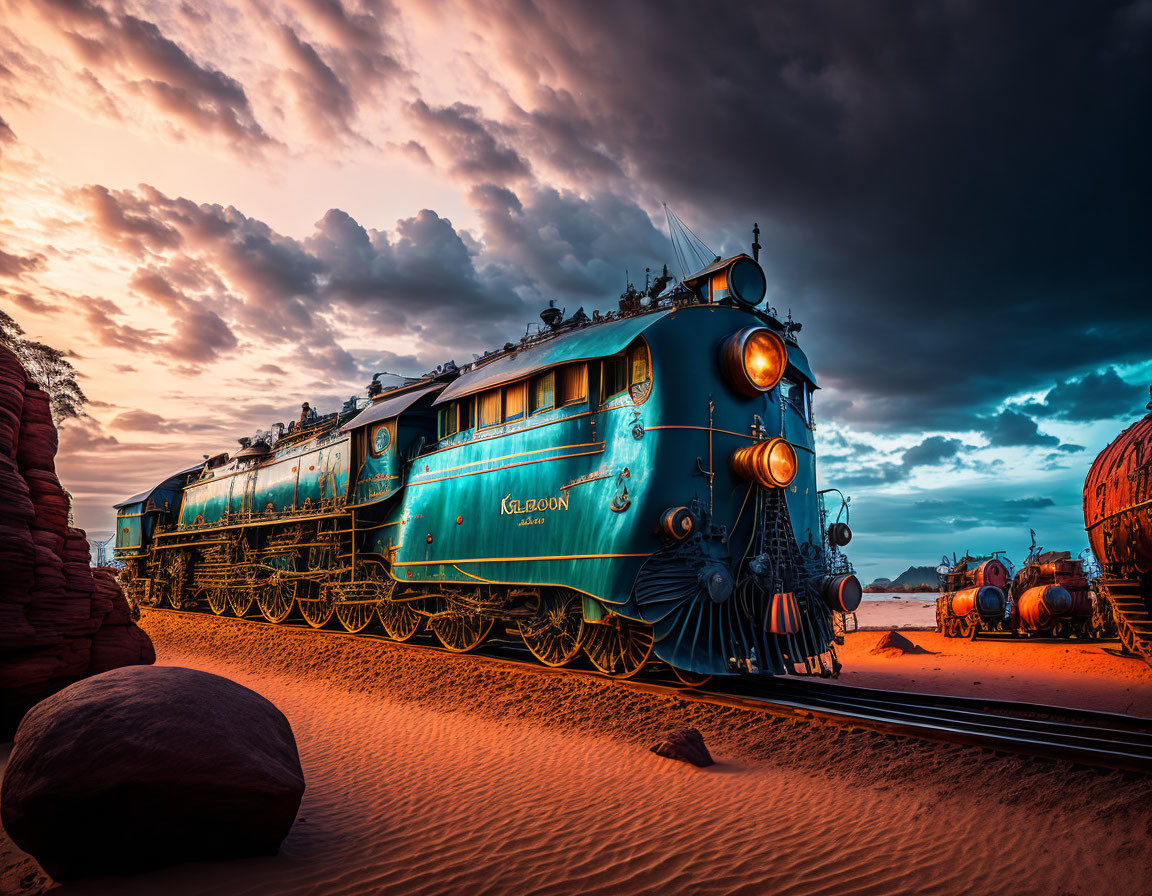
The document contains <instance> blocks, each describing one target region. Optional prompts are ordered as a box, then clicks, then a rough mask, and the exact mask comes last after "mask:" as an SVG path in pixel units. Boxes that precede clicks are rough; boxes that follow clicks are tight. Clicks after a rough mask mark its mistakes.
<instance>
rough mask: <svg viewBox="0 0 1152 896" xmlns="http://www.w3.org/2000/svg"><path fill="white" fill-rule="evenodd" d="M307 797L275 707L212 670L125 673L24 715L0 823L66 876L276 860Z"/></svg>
mask: <svg viewBox="0 0 1152 896" xmlns="http://www.w3.org/2000/svg"><path fill="white" fill-rule="evenodd" d="M303 794H304V773H303V771H302V769H301V767H300V757H299V754H298V753H297V750H296V740H295V738H294V737H293V735H292V728H291V726H290V725H289V724H288V720H287V719H286V718H285V717H284V715H283V713H281V712H280V710H278V709H277V708H276V707H275V706H274V705H273V704H272V703H271V702H269V701H268V700H266V699H265V698H264V697H262V696H260V695H259V694H257V693H256V692H254V691H251V690H249V689H248V688H245V687H243V686H241V685H239V684H236V683H235V682H234V681H230V680H229V679H227V678H222V677H220V676H218V675H211V674H209V673H207V672H198V671H195V670H192V669H182V668H177V667H165V666H161V667H155V666H129V667H125V668H121V669H116V670H114V671H112V672H106V673H104V674H102V675H97V676H94V677H92V678H87V679H85V680H83V681H81V682H78V683H76V684H74V685H71V686H70V687H68V688H65V689H64V690H63V691H60V692H59V693H57V694H55V695H54V696H52V697H49V698H48V699H47V700H44V701H43V702H41V703H39V704H37V705H36V706H35V707H33V708H32V709H31V710H30V711H29V712H28V714H27V715H26V716H25V717H24V720H23V722H21V724H20V728H19V730H18V731H17V732H16V741H15V744H14V745H13V748H12V754H11V757H10V758H9V761H8V767H7V769H6V770H5V773H4V781H3V786H2V789H0V816H2V819H3V823H4V827H5V829H6V830H7V831H8V834H9V836H10V837H11V838H12V840H13V841H14V842H15V843H16V844H17V845H18V846H19V847H20V848H21V849H23V850H24V851H25V852H27V853H29V854H31V855H32V856H33V857H35V859H36V860H37V861H38V862H39V863H40V865H41V866H42V867H43V868H44V870H45V871H47V872H48V873H49V874H50V875H52V877H54V878H57V879H66V878H71V877H78V876H81V875H86V874H93V873H124V872H134V871H139V870H142V869H145V868H154V867H158V866H161V865H166V864H173V863H177V862H187V861H200V860H204V859H218V858H231V857H237V856H248V855H266V854H272V853H275V852H276V851H277V850H278V849H279V847H280V843H281V841H282V840H283V839H284V837H285V836H286V835H287V834H288V831H289V829H290V828H291V827H292V822H293V821H294V820H295V818H296V812H297V810H298V809H299V808H300V799H301V797H302V796H303ZM125 838H127V841H126V840H125ZM125 842H129V843H130V848H125Z"/></svg>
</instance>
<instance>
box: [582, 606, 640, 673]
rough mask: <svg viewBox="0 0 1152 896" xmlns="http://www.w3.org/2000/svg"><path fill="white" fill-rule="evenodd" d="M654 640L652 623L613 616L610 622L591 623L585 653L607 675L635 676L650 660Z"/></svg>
mask: <svg viewBox="0 0 1152 896" xmlns="http://www.w3.org/2000/svg"><path fill="white" fill-rule="evenodd" d="M653 642H654V638H653V636H652V628H651V627H650V626H647V625H644V624H642V623H637V622H631V621H629V620H627V619H623V618H621V617H620V616H613V617H612V618H611V619H610V620H609V621H608V622H597V623H595V624H593V625H589V626H588V631H587V633H586V634H585V635H584V652H585V653H586V654H588V659H590V660H591V661H592V665H593V666H595V667H596V668H597V669H599V670H600V671H601V672H603V673H604V674H605V675H611V676H613V677H614V678H631V677H632V676H634V675H636V673H638V672H639V671H640V670H641V669H643V668H644V664H645V663H647V662H648V657H650V656H651V655H652V644H653Z"/></svg>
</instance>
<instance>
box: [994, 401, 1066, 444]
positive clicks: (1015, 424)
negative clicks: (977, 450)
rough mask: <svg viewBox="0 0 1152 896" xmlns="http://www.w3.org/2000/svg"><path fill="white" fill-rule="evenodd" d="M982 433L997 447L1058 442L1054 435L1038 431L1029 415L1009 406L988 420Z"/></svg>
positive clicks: (1038, 428)
mask: <svg viewBox="0 0 1152 896" xmlns="http://www.w3.org/2000/svg"><path fill="white" fill-rule="evenodd" d="M984 434H985V435H986V436H988V441H989V443H990V444H992V445H994V446H997V447H1003V446H1006V445H1018V446H1032V445H1049V446H1055V445H1059V444H1060V440H1059V439H1058V438H1056V436H1050V435H1048V434H1047V433H1043V432H1040V427H1039V426H1038V425H1037V424H1036V421H1035V420H1033V419H1032V418H1031V417H1029V416H1027V415H1026V414H1021V413H1020V412H1019V411H1013V410H1012V409H1010V408H1006V409H1005V410H1003V411H1001V412H1000V413H999V414H997V415H996V416H995V417H992V418H991V419H990V420H988V421H987V428H986V429H985V431H984Z"/></svg>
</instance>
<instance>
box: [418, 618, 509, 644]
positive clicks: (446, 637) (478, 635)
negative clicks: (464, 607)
mask: <svg viewBox="0 0 1152 896" xmlns="http://www.w3.org/2000/svg"><path fill="white" fill-rule="evenodd" d="M495 621H496V620H494V619H491V618H488V617H484V616H481V615H480V614H478V613H469V614H467V615H464V614H462V613H450V614H445V615H443V616H434V617H433V618H432V620H431V621H430V622H429V625H430V626H431V627H432V633H433V634H434V635H436V637H437V638H438V639H439V641H440V643H441V644H443V645H444V646H445V647H447V648H448V649H449V650H451V651H452V652H453V653H467V652H468V651H469V650H475V649H476V648H477V647H479V646H480V645H481V644H482V643H483V642H484V639H485V638H486V637H487V636H488V632H490V631H491V630H492V625H493V623H494V622H495Z"/></svg>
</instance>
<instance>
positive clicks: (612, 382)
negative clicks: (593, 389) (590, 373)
mask: <svg viewBox="0 0 1152 896" xmlns="http://www.w3.org/2000/svg"><path fill="white" fill-rule="evenodd" d="M602 363H603V372H602V374H601V376H600V392H601V394H602V395H603V396H604V399H605V400H607V399H609V398H611V397H612V396H613V395H619V394H620V393H621V392H623V391H624V390H625V389H627V388H628V359H627V358H626V357H624V356H623V355H619V356H617V357H615V358H605V359H604V361H603V362H602Z"/></svg>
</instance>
